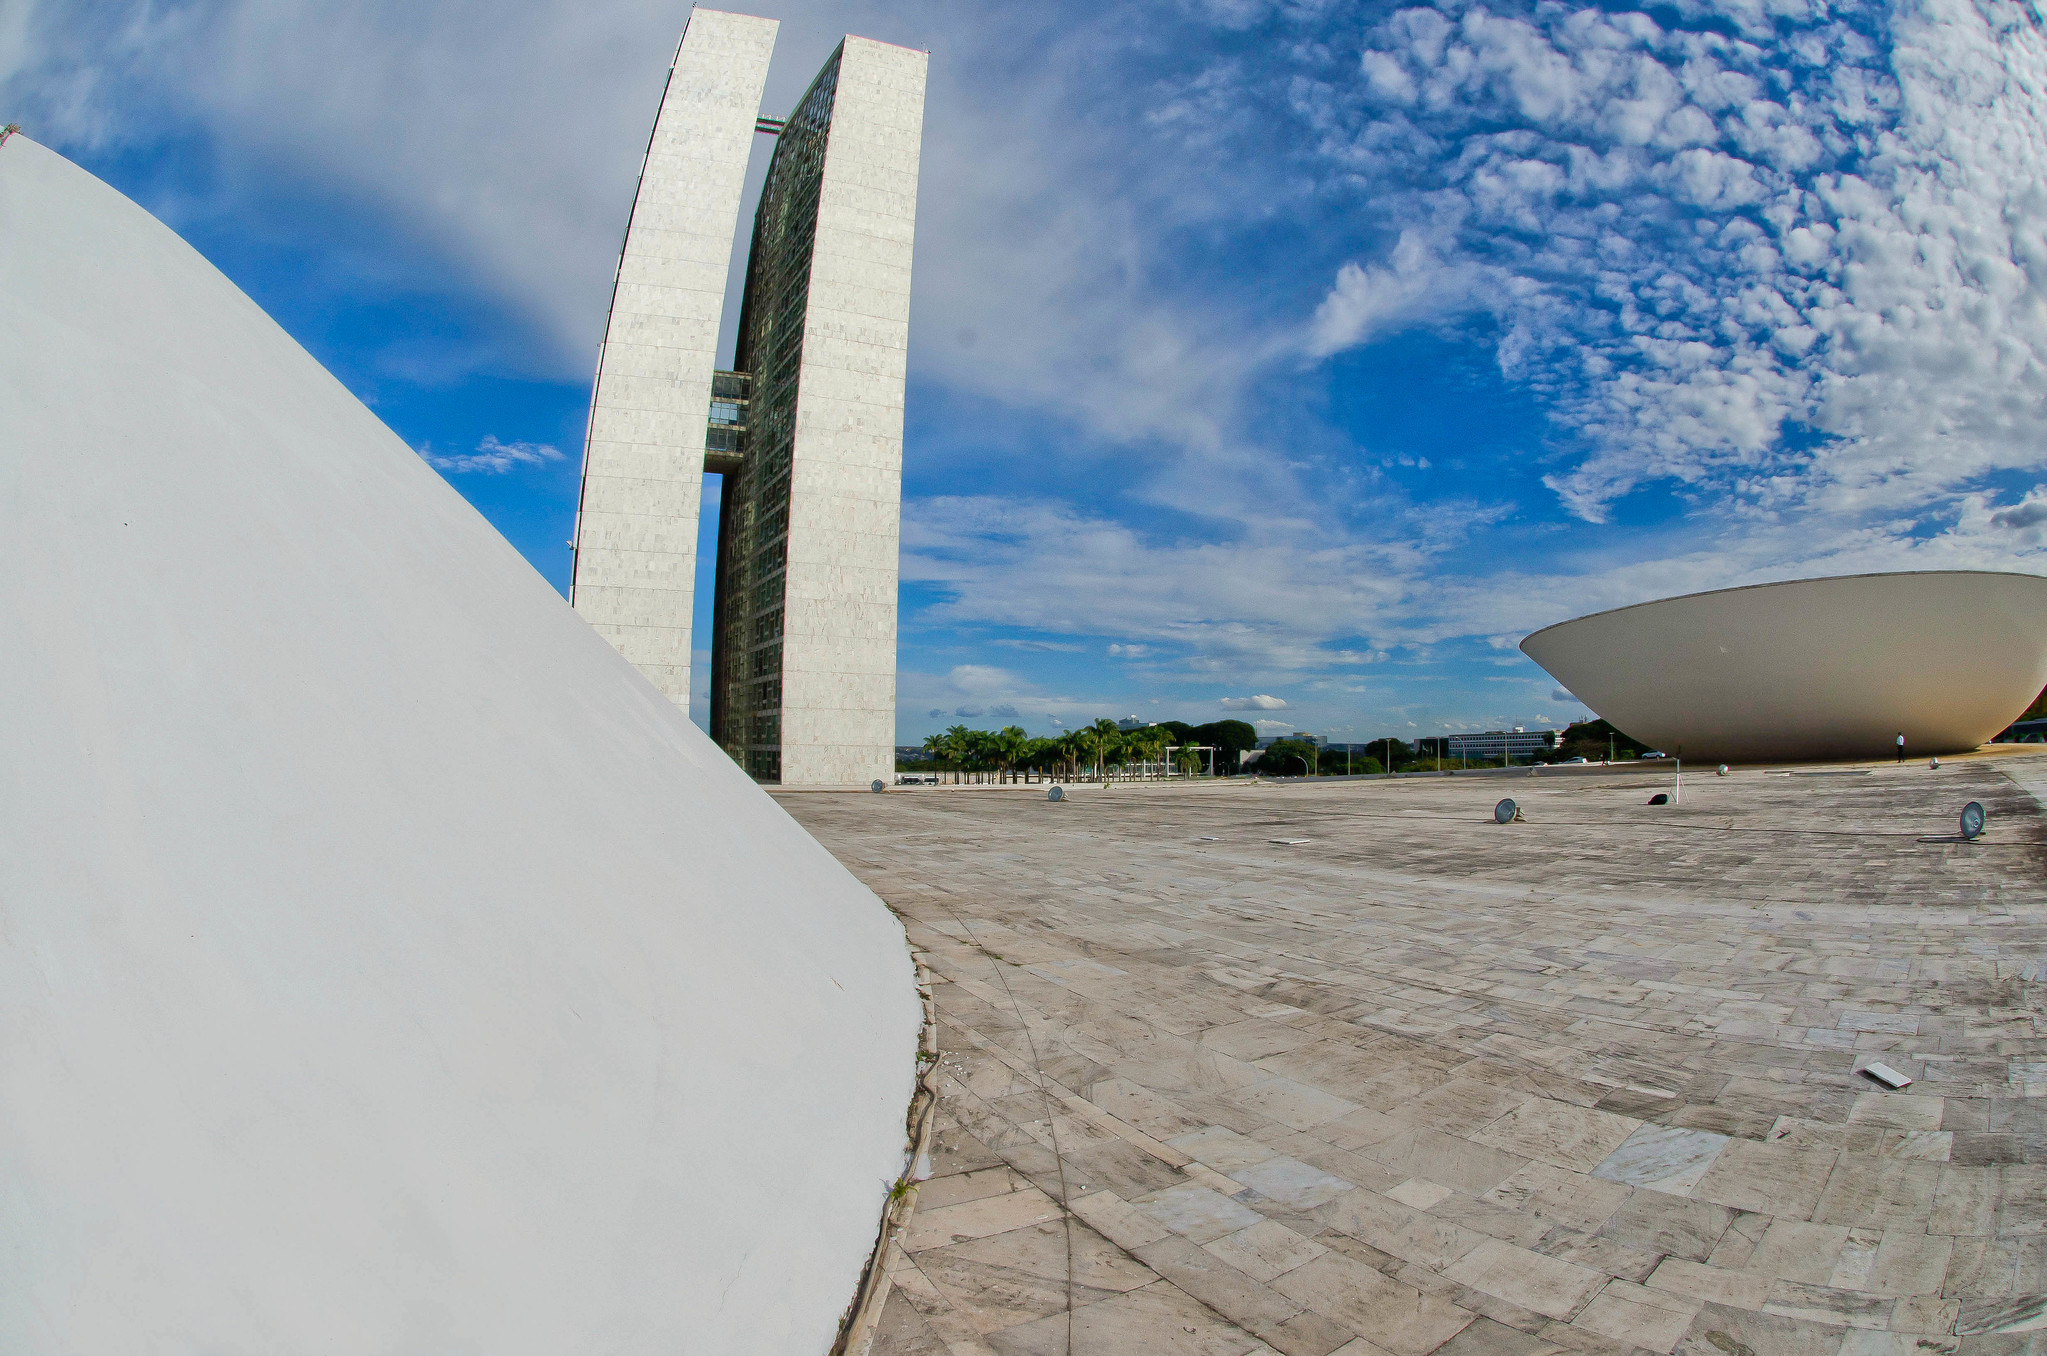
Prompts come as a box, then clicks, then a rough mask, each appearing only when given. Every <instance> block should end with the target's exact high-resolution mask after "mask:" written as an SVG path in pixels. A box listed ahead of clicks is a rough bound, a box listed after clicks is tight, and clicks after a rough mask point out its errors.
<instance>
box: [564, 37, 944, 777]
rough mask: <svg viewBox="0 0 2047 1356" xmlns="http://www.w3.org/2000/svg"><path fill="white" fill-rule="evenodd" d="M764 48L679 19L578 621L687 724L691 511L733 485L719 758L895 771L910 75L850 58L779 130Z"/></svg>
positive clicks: (638, 210)
mask: <svg viewBox="0 0 2047 1356" xmlns="http://www.w3.org/2000/svg"><path fill="white" fill-rule="evenodd" d="M776 29H777V25H776V23H775V21H774V20H771V19H757V18H752V17H749V16H747V15H741V14H725V13H721V12H719V11H716V10H705V9H698V10H694V11H692V12H691V14H690V17H689V21H688V25H687V26H686V27H685V29H684V30H683V36H682V42H681V44H680V46H679V47H678V48H677V51H676V57H675V64H674V66H673V67H672V69H671V70H670V73H669V79H668V88H667V92H666V94H665V95H664V97H663V99H662V104H661V111H660V114H659V116H658V118H657V119H656V121H655V124H654V134H653V138H652V140H651V142H650V144H649V146H648V150H647V160H646V166H645V168H644V169H643V170H642V172H641V176H640V187H639V193H638V195H637V197H636V199H635V201H634V204H633V215H632V221H631V224H630V226H629V227H628V229H627V232H626V240H625V247H624V250H623V251H622V253H621V255H620V259H619V270H618V278H617V282H616V284H615V287H614V291H613V295H612V307H611V317H610V321H609V323H608V325H607V328H606V331H605V341H604V348H603V352H602V354H601V355H600V357H599V360H598V369H597V383H596V392H595V395H594V397H593V399H592V402H591V410H590V425H589V431H588V434H587V438H586V442H585V449H584V460H583V494H582V503H581V506H580V509H579V512H578V514H577V520H576V541H575V547H576V555H575V565H574V575H573V583H572V586H571V591H570V600H571V601H572V602H573V603H574V605H575V607H576V610H577V611H578V612H580V613H582V614H583V616H584V617H586V618H587V619H588V620H589V621H590V623H591V625H592V626H594V627H595V628H596V629H597V630H598V631H599V632H600V633H602V634H603V635H604V636H605V638H606V639H608V640H610V641H611V642H612V644H613V645H615V646H616V647H617V648H618V649H619V651H620V652H621V653H623V654H624V655H625V656H626V657H627V658H628V659H630V660H632V661H633V663H634V664H636V665H638V666H639V668H640V670H641V671H642V672H643V673H645V674H646V675H647V676H648V677H649V678H650V679H652V680H653V681H654V683H655V685H656V686H657V687H659V688H660V689H661V690H662V691H663V692H665V693H666V694H667V695H668V697H669V698H670V699H671V700H672V701H674V702H676V703H677V704H678V705H683V706H687V704H688V702H689V696H690V686H691V683H692V682H693V681H702V679H703V675H692V673H691V666H690V651H691V645H692V641H693V639H694V638H693V637H692V635H691V615H692V608H693V604H694V602H695V598H694V593H695V583H696V567H697V561H696V546H697V530H698V522H697V519H698V507H699V504H700V502H701V496H702V488H703V486H702V482H703V476H704V474H705V473H706V472H710V473H714V474H718V475H722V476H723V477H724V487H723V490H724V492H723V494H722V496H721V499H720V508H719V523H718V561H717V570H716V576H715V578H716V584H715V589H716V594H715V599H714V604H713V616H714V620H713V629H712V635H711V638H710V639H711V644H710V647H709V648H710V650H711V673H710V674H709V675H708V676H709V679H710V725H711V736H712V738H713V739H715V740H717V742H718V743H719V744H720V745H721V746H722V747H723V748H724V749H725V750H726V752H727V753H729V754H731V755H732V757H733V758H734V759H735V760H736V761H737V762H738V763H739V764H740V765H741V766H742V767H744V768H745V769H746V770H747V771H748V772H749V773H751V774H752V775H753V776H754V777H755V778H757V779H759V780H761V781H763V782H780V783H785V784H790V785H804V784H809V785H818V784H831V783H859V782H866V781H868V780H870V779H872V778H876V777H886V776H888V775H889V774H890V773H891V772H892V771H893V768H894V756H895V755H894V743H895V651H896V575H897V552H898V541H899V514H900V505H901V494H902V438H903V384H904V374H905V369H906V359H907V355H908V349H909V305H910V250H911V242H912V236H913V232H914V227H915V218H916V208H917V172H918V158H919V143H920V140H921V137H922V131H923V118H924V77H925V66H926V57H925V54H924V53H922V52H916V51H911V50H909V49H907V48H902V47H894V46H891V45H889V44H887V43H881V42H875V41H872V40H870V39H867V38H857V37H848V38H846V39H845V41H844V42H843V43H841V44H840V46H839V48H838V50H837V51H836V52H834V53H833V54H832V57H831V59H830V60H829V61H827V62H826V63H825V65H824V68H823V69H822V70H821V71H819V72H818V75H817V78H816V79H815V80H814V81H812V82H811V86H810V88H809V90H808V91H807V92H806V93H805V94H804V96H803V97H802V99H800V100H799V101H798V102H797V105H796V110H795V112H794V113H792V114H791V115H790V116H789V118H788V120H787V121H786V122H777V121H775V120H773V119H769V118H764V117H762V116H761V113H760V98H761V90H762V88H763V86H764V84H765V82H766V79H767V71H768V60H769V57H770V56H771V54H772V53H773V50H774V42H775V33H776ZM756 132H759V133H765V134H768V135H773V136H775V137H777V144H776V147H775V153H774V158H773V160H772V161H771V162H770V164H769V168H768V176H767V183H766V186H765V187H764V189H763V190H762V193H761V200H760V204H759V207H758V209H757V211H756V214H755V218H754V229H753V243H752V249H751V252H750V255H749V258H748V262H747V271H746V289H745V296H744V301H743V303H742V306H741V312H740V318H739V340H738V351H737V355H736V359H735V363H734V368H733V370H729V371H720V370H718V368H717V340H718V325H719V320H720V316H721V314H722V311H723V306H724V297H725V286H726V281H727V275H728V272H729V260H730V257H731V251H732V237H733V233H734V231H735V230H736V228H737V225H738V220H739V208H740V194H741V188H742V185H743V181H744V179H745V175H746V162H747V156H748V153H749V151H750V149H751V146H752V139H753V137H754V135H755V134H756Z"/></svg>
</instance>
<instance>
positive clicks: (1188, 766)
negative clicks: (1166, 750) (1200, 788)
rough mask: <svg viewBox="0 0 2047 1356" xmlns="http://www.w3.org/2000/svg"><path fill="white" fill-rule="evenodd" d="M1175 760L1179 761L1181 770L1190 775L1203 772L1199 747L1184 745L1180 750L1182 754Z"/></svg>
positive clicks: (1193, 775)
mask: <svg viewBox="0 0 2047 1356" xmlns="http://www.w3.org/2000/svg"><path fill="white" fill-rule="evenodd" d="M1173 761H1174V762H1176V763H1178V764H1179V765H1180V771H1182V772H1184V773H1186V774H1187V775H1188V776H1189V777H1196V776H1199V775H1200V774H1201V751H1200V750H1199V749H1196V748H1194V747H1192V746H1188V747H1184V748H1182V749H1181V750H1180V756H1179V757H1178V758H1175V759H1174V760H1173Z"/></svg>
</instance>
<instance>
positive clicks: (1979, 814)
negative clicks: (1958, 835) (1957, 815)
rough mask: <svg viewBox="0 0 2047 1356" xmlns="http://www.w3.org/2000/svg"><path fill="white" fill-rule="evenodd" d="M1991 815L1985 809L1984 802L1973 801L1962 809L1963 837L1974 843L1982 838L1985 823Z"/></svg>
mask: <svg viewBox="0 0 2047 1356" xmlns="http://www.w3.org/2000/svg"><path fill="white" fill-rule="evenodd" d="M1989 818H1990V814H1989V812H1988V811H1987V810H1985V809H1984V808H1983V802H1982V801H1980V800H1972V801H1970V802H1969V803H1968V804H1967V805H1964V806H1963V807H1962V837H1964V838H1967V839H1969V840H1970V841H1972V842H1973V841H1974V840H1975V839H1976V838H1978V837H1979V836H1981V834H1982V832H1983V825H1984V823H1985V822H1986V821H1987V820H1988V819H1989Z"/></svg>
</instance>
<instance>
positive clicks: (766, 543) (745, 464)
mask: <svg viewBox="0 0 2047 1356" xmlns="http://www.w3.org/2000/svg"><path fill="white" fill-rule="evenodd" d="M842 55H843V49H841V51H840V52H835V53H834V54H833V55H832V59H831V60H830V61H828V62H826V63H825V67H824V69H823V70H821V71H819V72H818V75H817V79H816V80H814V81H812V82H811V86H810V89H809V90H808V91H807V92H806V93H805V94H804V96H803V99H802V101H801V102H799V103H798V104H797V106H796V111H795V112H794V113H792V114H790V115H789V120H788V122H787V123H786V124H784V125H783V127H782V130H781V134H780V135H779V137H778V138H777V140H776V144H775V154H774V158H773V160H772V161H770V162H769V165H768V177H767V183H766V184H765V185H764V186H763V188H762V189H761V200H760V209H759V211H758V212H757V213H756V215H755V217H754V224H753V247H752V250H751V252H750V254H749V256H748V259H747V264H746V297H745V301H744V303H743V305H742V309H741V311H740V315H739V352H738V357H737V360H736V362H735V363H734V366H736V367H737V368H739V369H740V371H739V372H735V373H731V374H729V375H731V376H732V377H734V378H750V382H749V385H750V390H749V391H748V392H746V393H745V399H744V400H743V403H738V404H737V408H736V409H732V410H728V411H726V412H725V413H727V414H728V415H730V419H729V420H728V422H727V425H726V427H727V428H728V429H733V431H732V432H731V433H730V434H729V435H728V436H729V437H730V438H731V440H732V441H733V442H734V444H735V447H734V449H733V450H732V451H731V452H728V453H726V455H730V456H734V458H735V462H736V464H735V465H734V466H733V467H732V469H731V470H729V471H728V472H727V473H726V476H725V485H724V492H723V493H722V495H721V496H720V498H719V509H718V583H717V594H716V601H715V605H714V607H715V610H714V616H713V622H712V637H711V733H712V737H713V738H715V739H716V740H717V741H718V743H719V744H720V745H722V746H723V747H724V749H725V751H726V752H727V753H729V754H731V755H732V757H733V760H734V761H736V762H737V763H738V764H739V765H740V766H741V767H743V768H745V769H746V770H747V772H748V773H750V774H751V775H752V776H753V777H754V778H755V779H757V780H759V781H763V782H779V781H780V780H781V779H782V612H783V606H782V605H783V568H784V566H785V564H786V563H787V559H788V550H789V484H790V471H791V469H792V466H793V452H794V448H795V438H796V402H797V397H798V394H799V392H798V390H797V376H798V372H799V370H800V369H801V367H802V363H803V322H804V314H805V311H806V309H807V306H808V303H809V299H810V261H811V250H812V246H813V245H814V243H815V241H816V236H817V209H818V195H819V190H820V188H821V187H822V185H823V181H824V158H825V143H826V139H827V137H828V135H829V134H830V131H831V121H832V100H833V96H834V95H835V93H836V92H837V89H838V77H839V61H840V57H841V56H842ZM731 389H732V395H731V396H729V397H726V398H724V399H723V400H722V403H723V404H725V405H728V406H730V405H734V404H735V402H736V401H739V398H740V395H741V392H740V391H739V389H738V386H737V385H736V384H735V385H734V386H733V387H732V388H731ZM720 404H721V398H720V397H719V396H718V394H717V392H716V387H715V386H714V388H713V396H712V415H711V420H712V422H711V429H712V431H713V432H716V431H717V430H718V429H719V416H720V409H719V406H720ZM734 424H736V425H737V427H736V428H733V426H734ZM741 442H743V444H744V447H743V451H744V455H743V456H738V455H736V454H737V453H738V452H739V451H740V448H739V447H738V446H737V445H738V444H739V443H741ZM713 455H716V454H713Z"/></svg>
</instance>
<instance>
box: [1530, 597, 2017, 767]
mask: <svg viewBox="0 0 2047 1356" xmlns="http://www.w3.org/2000/svg"><path fill="white" fill-rule="evenodd" d="M1521 648H1522V650H1523V651H1524V652H1526V653H1527V655H1528V657H1529V658H1530V659H1533V660H1534V661H1535V662H1536V663H1538V664H1540V665H1542V666H1543V668H1545V669H1547V670H1549V672H1550V674H1551V676H1552V677H1554V678H1556V679H1557V681H1558V682H1560V683H1562V684H1563V685H1564V686H1565V687H1567V688H1569V689H1570V690H1571V692H1572V694H1573V695H1574V696H1576V697H1577V698H1578V700H1579V701H1581V702H1584V703H1585V704H1586V705H1587V706H1589V707H1591V708H1592V709H1593V710H1594V711H1597V712H1598V713H1599V714H1600V715H1601V716H1604V717H1605V718H1606V719H1607V720H1608V721H1610V722H1612V723H1613V725H1614V727H1615V728H1616V729H1619V730H1621V731H1622V732H1624V733H1625V734H1628V735H1630V736H1632V737H1633V738H1635V739H1639V740H1642V741H1644V742H1645V743H1648V744H1651V745H1654V746H1655V747H1657V748H1659V749H1661V750H1663V751H1664V752H1665V753H1681V754H1682V756H1684V757H1686V758H1696V759H1699V760H1701V761H1714V760H1725V761H1729V762H1744V761H1765V760H1772V759H1796V758H1887V757H1893V756H1895V755H1896V753H1897V738H1898V736H1899V734H1901V733H1902V734H1903V735H1904V736H1905V752H1906V753H1907V754H1909V755H1911V756H1912V757H1915V758H1920V757H1925V756H1926V755H1928V754H1936V753H1955V752H1959V751H1961V750H1964V749H1973V748H1975V747H1976V746H1977V745H1979V744H1981V743H1983V742H1984V741H1986V740H1988V739H1989V738H1990V737H1991V736H1993V735H1995V734H1996V733H1997V732H1998V731H1999V730H2002V729H2003V728H2004V727H2005V726H2007V725H2009V724H2010V723H2011V722H2012V721H2013V720H2015V719H2017V717H2018V716H2019V714H2020V713H2021V712H2023V711H2024V710H2025V709H2026V705H2027V703H2029V702H2031V701H2032V700H2033V698H2034V697H2035V696H2036V695H2038V693H2039V692H2040V689H2041V686H2042V685H2043V684H2047V579H2042V578H2039V577H2038V576H2035V575H2029V574H1999V573H1993V572H1989V571H1981V570H1935V571H1927V572H1924V573H1907V574H1856V575H1840V576H1836V577H1834V578H1828V579H1796V580H1792V581H1790V582H1788V583H1782V584H1759V585H1755V586H1753V587H1750V588H1738V589H1720V590H1717V591H1715V592H1712V593H1691V594H1686V595H1684V596H1683V597H1680V598H1664V599H1660V600H1659V601H1657V602H1653V603H1638V604H1636V605H1635V606H1633V607H1622V608H1616V609H1614V610H1613V611H1611V612H1595V613H1593V614H1592V615H1591V616H1588V617H1579V618H1577V619H1576V620H1575V621H1567V622H1559V623H1558V624H1557V625H1555V626H1550V627H1545V628H1543V629H1542V630H1540V631H1537V632H1536V633H1535V634H1534V635H1531V636H1529V637H1528V638H1527V639H1526V640H1524V641H1522V642H1521Z"/></svg>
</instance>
